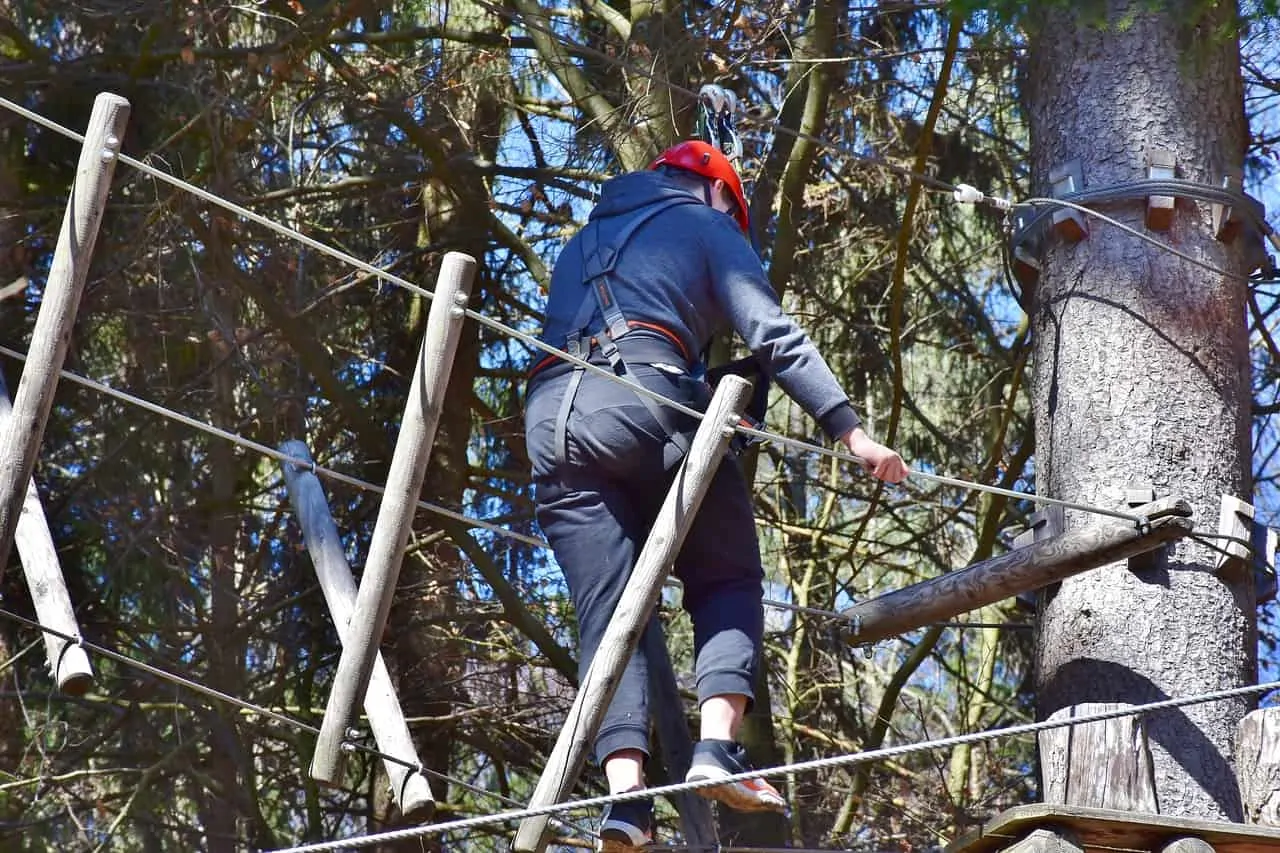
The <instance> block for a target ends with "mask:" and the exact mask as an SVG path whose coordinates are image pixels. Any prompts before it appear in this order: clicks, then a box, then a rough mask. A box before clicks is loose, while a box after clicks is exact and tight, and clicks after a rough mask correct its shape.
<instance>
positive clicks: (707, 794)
mask: <svg viewBox="0 0 1280 853" xmlns="http://www.w3.org/2000/svg"><path fill="white" fill-rule="evenodd" d="M724 775H728V774H724ZM719 778H721V775H720V774H715V773H711V772H705V773H704V772H700V773H698V774H696V775H694V774H692V773H691V774H690V775H689V776H687V777H686V778H685V781H686V782H706V781H709V780H711V779H719ZM694 793H696V794H697V795H698V796H700V797H702V798H703V799H707V800H715V801H716V802H718V803H724V804H725V805H726V806H728V807H729V808H731V809H733V810H734V811H737V812H773V813H775V814H784V813H785V812H786V810H787V804H786V801H785V800H782V799H781V797H780V796H779V799H777V800H773V799H771V798H770V799H766V798H763V797H761V796H760V794H759V793H757V792H755V791H752V790H751V789H750V788H747V787H746V786H745V785H744V784H743V783H742V782H729V783H727V784H724V785H715V786H710V787H706V788H698V789H696V790H695V791H694Z"/></svg>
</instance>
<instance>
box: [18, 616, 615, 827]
mask: <svg viewBox="0 0 1280 853" xmlns="http://www.w3.org/2000/svg"><path fill="white" fill-rule="evenodd" d="M0 618H5V619H8V620H10V621H12V622H16V623H17V624H19V625H25V626H26V627H28V628H34V629H36V630H37V631H42V632H44V633H46V634H51V635H53V636H55V637H58V638H59V639H62V640H65V641H67V642H68V643H69V644H74V645H77V646H80V647H81V648H83V649H85V650H87V651H90V652H93V653H94V654H97V655H101V656H102V657H104V658H107V659H109V660H113V661H116V662H117V663H121V664H124V665H125V666H129V667H132V668H134V669H137V670H140V671H142V672H145V673H147V674H148V675H153V676H155V677H156V678H159V679H160V680H161V681H167V682H169V683H170V684H175V685H177V686H179V687H185V688H187V689H188V690H191V691H192V692H194V693H198V694H200V695H202V696H205V697H207V698H210V699H216V700H217V701H219V702H225V703H227V704H228V705H233V706H235V707H237V708H240V709H241V710H244V711H248V712H250V713H252V714H257V715H258V716H261V717H264V718H266V719H268V720H271V721H273V722H276V723H282V724H284V725H286V726H290V727H292V728H294V729H297V730H298V731H301V732H306V733H307V734H311V735H319V734H320V729H319V728H318V727H316V726H313V725H311V724H310V723H304V722H303V721H302V720H298V719H295V718H294V717H290V716H289V715H287V714H282V713H280V712H279V711H273V710H271V709H270V708H265V707H263V706H261V705H257V704H254V703H253V702H250V701H248V700H245V699H240V698H239V697H236V696H232V695H231V694H230V693H224V692H223V691H221V690H218V689H216V688H213V687H209V686H208V685H205V684H202V683H200V682H198V681H193V680H192V679H190V678H186V677H185V676H181V675H178V674H176V673H173V672H170V671H168V670H166V669H161V668H160V667H158V666H153V665H152V664H149V663H146V662H145V661H141V660H138V659H137V658H134V657H130V656H129V655H126V654H122V653H121V652H118V651H116V650H114V649H110V648H107V647H106V646H103V645H100V644H98V643H94V642H90V641H89V640H86V639H84V638H83V637H80V636H78V635H75V634H68V633H66V632H64V631H60V630H58V629H57V628H51V627H49V626H48V625H44V624H42V623H40V622H38V621H36V620H34V619H28V618H27V617H26V616H22V615H20V614H18V613H14V612H13V611H11V610H6V609H4V608H0ZM38 642H39V641H37V643H35V644H32V647H34V646H35V645H38ZM25 651H26V650H24V653H25ZM344 743H346V744H348V745H349V748H350V749H352V750H353V751H355V752H362V753H364V754H365V755H368V756H370V757H372V758H380V759H382V760H383V761H390V762H392V763H394V764H399V765H400V766H402V767H405V768H408V769H409V770H412V771H414V772H415V773H421V774H422V775H424V776H430V777H433V778H436V779H440V780H441V781H444V782H449V783H451V784H455V785H458V786H460V787H462V788H466V789H467V790H469V791H471V792H473V793H476V794H483V795H485V796H488V797H491V798H494V799H497V800H498V801H500V802H502V803H504V804H506V805H512V804H514V805H520V803H519V801H517V800H513V799H511V798H510V797H504V796H503V795H502V794H499V793H496V792H494V791H488V790H486V789H484V788H481V787H479V786H476V785H472V784H470V783H468V782H465V781H463V780H462V779H455V778H453V777H452V776H447V775H445V774H443V773H440V772H439V771H436V770H432V769H431V768H429V767H425V766H423V765H422V764H420V763H415V762H413V761H409V760H407V759H404V758H400V757H398V756H395V755H390V754H388V753H385V752H382V751H380V750H378V749H376V748H374V747H371V746H368V745H366V744H362V743H360V742H358V741H353V740H347V741H345V742H344ZM559 828H572V829H574V830H577V831H578V832H581V833H583V834H585V835H588V836H590V835H594V834H595V833H593V832H591V831H590V830H587V829H584V828H582V827H579V826H575V825H571V824H568V823H567V822H566V823H562V824H561V825H560V827H559Z"/></svg>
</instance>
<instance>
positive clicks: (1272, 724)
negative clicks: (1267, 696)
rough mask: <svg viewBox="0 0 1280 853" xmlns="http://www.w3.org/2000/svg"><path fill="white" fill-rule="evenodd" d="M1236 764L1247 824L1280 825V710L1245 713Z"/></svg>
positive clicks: (1237, 744) (1264, 709) (1237, 740)
mask: <svg viewBox="0 0 1280 853" xmlns="http://www.w3.org/2000/svg"><path fill="white" fill-rule="evenodd" d="M1235 764H1236V779H1237V781H1238V782H1239V785H1240V803H1241V805H1242V806H1243V807H1244V821H1245V823H1254V824H1258V825H1260V826H1280V708H1259V709H1258V710H1256V711H1250V712H1249V713H1248V714H1245V716H1244V719H1243V720H1241V721H1240V730H1239V735H1238V736H1237V737H1236V761H1235Z"/></svg>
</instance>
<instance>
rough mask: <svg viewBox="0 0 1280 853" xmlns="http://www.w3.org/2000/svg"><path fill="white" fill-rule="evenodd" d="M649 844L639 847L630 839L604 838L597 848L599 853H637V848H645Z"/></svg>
mask: <svg viewBox="0 0 1280 853" xmlns="http://www.w3.org/2000/svg"><path fill="white" fill-rule="evenodd" d="M648 846H649V845H648V844H642V845H640V846H639V847H637V846H636V845H634V844H632V843H631V842H630V841H623V840H622V839H620V838H602V839H600V846H599V847H597V848H596V850H597V851H598V853H635V851H637V850H644V849H645V848H647V847H648Z"/></svg>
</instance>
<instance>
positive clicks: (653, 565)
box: [511, 376, 751, 853]
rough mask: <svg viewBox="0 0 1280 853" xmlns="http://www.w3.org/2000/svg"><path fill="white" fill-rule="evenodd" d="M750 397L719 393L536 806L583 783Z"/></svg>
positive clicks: (538, 826) (534, 828) (535, 828)
mask: <svg viewBox="0 0 1280 853" xmlns="http://www.w3.org/2000/svg"><path fill="white" fill-rule="evenodd" d="M750 393H751V383H750V382H748V381H747V380H745V379H743V378H741V377H739V376H726V377H725V378H724V379H722V380H720V384H719V385H718V386H717V387H716V393H715V396H713V397H712V398H711V405H710V406H709V407H708V408H707V414H706V417H705V418H704V419H703V421H702V423H701V424H700V425H699V426H698V431H697V433H696V434H695V435H694V438H693V446H692V447H690V448H689V454H688V456H686V457H685V460H684V462H683V463H682V464H681V466H680V471H679V473H678V474H677V475H676V479H675V482H674V483H673V484H672V486H671V490H670V491H669V492H668V493H667V498H666V500H665V501H663V504H662V508H661V509H660V510H658V516H657V518H656V519H655V520H654V523H653V528H652V529H651V530H650V531H649V538H648V539H647V540H645V543H644V547H643V548H642V549H641V550H640V556H639V557H637V558H636V565H635V568H634V569H632V570H631V577H630V579H629V580H628V581H627V585H626V588H625V589H623V591H622V599H621V600H620V601H619V602H618V608H617V609H616V610H615V611H614V613H613V618H612V619H611V620H610V621H609V627H608V628H606V629H605V632H604V637H603V638H602V639H601V640H600V647H599V649H597V651H596V656H595V658H594V659H592V661H591V666H590V667H589V668H588V669H587V674H586V676H584V677H583V679H582V685H581V687H579V688H578V695H577V697H576V698H575V699H574V701H573V707H572V708H571V709H570V710H569V716H568V717H567V718H566V720H565V725H564V728H562V729H561V730H560V737H559V738H558V739H557V740H556V745H555V749H554V750H552V753H551V757H550V758H549V759H548V760H547V765H546V767H544V768H543V770H542V776H541V778H539V779H538V786H537V788H536V789H534V792H533V797H532V799H530V800H529V806H530V808H536V807H538V806H546V805H550V804H552V803H558V802H561V801H563V800H564V798H565V797H566V796H567V795H568V793H569V791H571V790H572V789H573V786H574V784H575V783H576V782H577V781H578V776H579V775H580V774H581V773H582V766H583V765H584V764H585V763H586V760H587V754H588V753H589V752H590V751H591V743H592V741H593V740H594V739H595V735H596V732H597V730H599V728H600V723H601V721H602V720H603V719H604V714H605V711H606V710H608V708H609V703H610V702H611V701H612V700H613V694H614V691H615V690H616V689H617V687H618V679H619V678H620V677H621V675H622V670H623V669H624V668H625V667H626V665H627V661H628V660H629V659H630V658H631V655H632V654H633V653H634V652H635V650H636V646H637V645H639V643H640V634H641V632H642V631H643V630H644V626H645V624H647V623H648V621H649V616H650V614H652V613H653V608H654V605H655V604H657V601H658V596H659V595H660V594H661V592H662V581H663V579H664V578H665V577H666V575H667V572H668V571H669V570H670V568H671V565H672V563H674V562H675V559H676V556H677V555H678V554H679V553H680V546H681V545H682V544H683V543H684V537H685V535H686V534H688V532H689V527H690V526H691V525H692V524H693V518H694V516H695V515H696V514H697V512H698V506H699V505H700V504H701V503H702V499H703V497H704V496H705V495H706V493H707V488H708V486H710V485H711V478H712V477H713V476H714V475H715V472H716V469H717V468H719V467H720V463H721V462H722V461H723V459H724V452H725V448H726V447H727V446H728V444H729V438H730V437H731V436H732V434H733V433H732V425H733V424H736V423H737V422H738V420H739V419H740V418H741V417H742V410H743V407H744V406H746V403H747V399H748V397H749V395H750ZM547 825H548V819H547V816H546V815H542V816H538V817H531V818H525V820H523V821H521V823H520V829H519V830H518V831H517V833H516V838H515V841H514V843H513V844H512V847H511V849H512V850H514V851H516V853H542V851H543V850H544V849H546V845H547Z"/></svg>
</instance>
